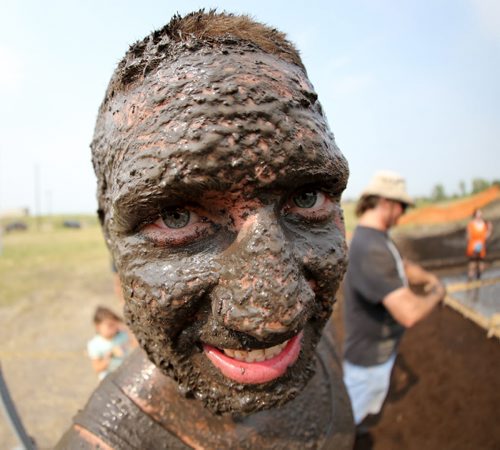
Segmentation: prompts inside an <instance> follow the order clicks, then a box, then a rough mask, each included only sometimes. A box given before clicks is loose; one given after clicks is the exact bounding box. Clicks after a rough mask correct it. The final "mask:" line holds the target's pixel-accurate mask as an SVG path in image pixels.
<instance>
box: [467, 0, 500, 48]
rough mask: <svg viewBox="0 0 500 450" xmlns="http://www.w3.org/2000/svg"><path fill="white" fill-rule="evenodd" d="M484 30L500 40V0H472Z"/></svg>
mask: <svg viewBox="0 0 500 450" xmlns="http://www.w3.org/2000/svg"><path fill="white" fill-rule="evenodd" d="M470 3H471V5H472V7H473V9H474V10H475V12H476V14H477V17H478V20H479V24H480V26H481V28H482V30H483V31H484V32H485V33H486V34H487V35H488V36H490V37H492V38H494V39H495V40H497V41H498V42H500V1H498V0H470Z"/></svg>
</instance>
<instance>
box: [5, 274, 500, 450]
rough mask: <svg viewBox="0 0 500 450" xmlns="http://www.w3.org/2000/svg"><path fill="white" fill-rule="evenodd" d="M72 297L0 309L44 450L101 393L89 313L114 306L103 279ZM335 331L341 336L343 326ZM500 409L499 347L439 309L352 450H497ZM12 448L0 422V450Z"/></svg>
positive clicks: (12, 366) (404, 352)
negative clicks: (366, 434) (91, 358)
mask: <svg viewBox="0 0 500 450" xmlns="http://www.w3.org/2000/svg"><path fill="white" fill-rule="evenodd" d="M87 288H88V286H87ZM78 292H79V289H75V290H74V293H73V294H71V293H70V294H67V295H65V296H64V297H63V298H59V299H53V300H52V301H50V302H49V301H40V300H39V299H37V298H36V296H34V297H32V298H30V299H27V300H26V302H25V303H21V304H16V305H13V306H10V307H4V308H2V309H0V321H1V323H2V326H1V327H0V350H1V361H2V367H3V370H4V374H5V376H6V378H7V380H8V382H9V385H10V387H11V391H12V396H13V397H14V399H15V401H16V403H17V405H18V408H19V411H20V413H21V416H22V418H23V420H24V421H25V423H26V426H27V428H28V431H29V432H30V434H31V435H33V436H34V437H35V439H36V441H37V443H38V445H39V447H40V448H42V449H46V448H51V447H52V446H53V445H54V444H55V443H56V441H57V439H58V437H59V436H60V435H61V434H62V433H63V431H64V430H65V429H66V428H67V427H68V426H69V424H70V421H71V417H72V415H73V414H74V413H75V412H76V411H77V409H78V408H79V407H81V406H82V405H83V404H84V402H85V400H86V398H87V397H88V396H89V394H90V392H91V391H92V390H93V388H94V387H95V386H96V384H97V381H96V379H95V377H94V375H93V373H92V370H91V368H90V364H89V362H88V360H87V359H86V357H85V355H84V349H85V342H86V340H87V339H88V338H89V337H90V336H91V335H92V328H91V326H90V325H89V320H90V317H91V314H92V311H93V309H94V307H95V305H96V304H98V303H104V304H108V305H111V306H116V303H115V302H116V300H115V298H114V295H113V290H112V280H111V278H110V277H108V275H107V274H106V276H103V277H102V279H100V280H96V283H95V284H94V285H93V286H92V295H91V296H89V297H86V298H82V297H81V296H80V295H78ZM339 312H340V309H339V310H337V312H336V318H337V323H338V317H339ZM338 328H339V329H338V331H339V334H342V327H341V324H340V323H339V324H338ZM499 408H500V342H499V341H498V340H497V339H494V340H493V339H488V338H487V337H486V332H485V331H484V330H482V329H480V328H479V327H477V326H476V325H474V324H473V323H471V322H469V321H468V320H466V319H464V318H462V317H461V316H460V315H459V314H458V313H456V312H454V311H452V310H450V309H448V308H447V307H444V308H441V309H439V310H437V311H435V312H434V313H433V314H432V315H431V316H430V317H429V318H428V319H427V320H426V321H424V322H423V323H421V324H419V325H417V326H415V327H414V328H413V329H411V330H409V331H408V332H407V334H406V336H405V337H404V340H403V342H402V345H401V357H400V358H399V359H398V361H397V364H396V369H395V371H394V383H393V388H392V389H391V392H390V394H389V400H388V402H387V404H386V406H385V408H384V411H383V414H382V417H381V419H380V421H379V423H378V424H377V425H376V426H375V427H374V429H373V432H372V436H371V440H372V443H371V444H370V443H368V441H367V440H365V442H364V443H361V445H358V447H357V448H373V449H375V450H391V449H398V450H401V449H405V450H413V449H415V450H416V449H418V450H420V449H425V450H442V449H450V450H462V449H463V450H472V449H500V427H499V426H498V412H499ZM15 445H16V441H15V439H14V438H13V436H12V434H11V432H10V430H9V428H8V427H7V425H6V423H5V420H3V417H0V449H2V450H4V449H5V450H7V449H12V448H14V446H15Z"/></svg>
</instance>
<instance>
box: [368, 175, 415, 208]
mask: <svg viewBox="0 0 500 450" xmlns="http://www.w3.org/2000/svg"><path fill="white" fill-rule="evenodd" d="M367 195H378V196H379V197H383V198H386V199H388V200H396V201H398V202H401V203H406V204H407V205H410V206H414V201H413V199H412V198H411V197H410V196H409V195H408V192H406V181H405V179H404V178H403V177H402V176H401V175H399V174H398V173H396V172H390V171H386V170H384V171H380V172H377V173H376V174H375V175H374V176H373V178H372V180H371V182H370V184H369V185H368V186H367V187H366V188H365V190H364V191H363V192H362V194H361V196H362V197H366V196H367Z"/></svg>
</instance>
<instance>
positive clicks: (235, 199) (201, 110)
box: [96, 51, 348, 414]
mask: <svg viewBox="0 0 500 450" xmlns="http://www.w3.org/2000/svg"><path fill="white" fill-rule="evenodd" d="M96 133H98V134H99V133H101V135H106V134H108V135H109V136H108V139H109V142H111V143H112V145H113V146H114V150H113V151H114V153H113V155H114V156H113V158H111V159H109V161H108V162H105V161H104V159H103V161H101V163H102V164H108V166H109V173H110V176H109V178H108V180H107V183H108V191H107V192H108V194H107V199H104V198H101V203H102V204H106V208H107V211H106V217H105V224H104V226H105V230H106V231H107V233H108V236H109V242H110V245H111V248H112V251H113V254H114V257H115V261H116V264H117V267H118V270H119V273H120V276H121V279H122V283H123V285H124V290H125V298H126V307H125V309H126V311H125V313H126V317H127V319H128V322H129V324H130V326H131V328H132V330H133V331H134V333H135V334H136V336H137V337H138V340H139V342H140V345H141V346H142V347H143V348H144V349H145V350H146V352H147V354H148V355H149V357H150V359H151V360H152V361H153V362H154V363H155V364H156V365H157V366H159V367H160V368H161V369H162V370H163V371H164V372H165V373H166V374H168V375H169V376H172V377H173V378H174V379H175V380H176V381H177V382H178V385H179V389H180V391H181V393H183V394H185V395H192V396H194V397H196V398H198V399H200V400H202V401H203V402H204V403H205V405H206V406H208V407H209V408H210V409H211V410H213V411H214V412H218V413H237V414H239V413H250V412H254V411H257V410H261V409H265V408H269V407H272V406H276V405H279V404H282V403H284V402H286V401H288V400H290V399H291V398H293V397H294V396H295V395H296V394H297V393H298V392H300V390H301V389H302V388H303V387H304V385H305V384H306V383H307V381H308V380H309V379H310V377H311V376H312V373H313V368H314V348H315V345H316V344H317V342H318V340H319V337H320V334H321V330H322V328H323V326H324V324H325V322H326V320H327V319H328V317H329V316H330V313H331V309H332V305H333V303H334V296H335V293H336V290H337V288H338V284H339V282H340V280H341V277H342V276H343V273H344V269H345V241H344V226H343V218H342V212H341V209H340V205H339V197H340V193H341V192H342V191H343V189H344V188H345V184H346V180H347V172H348V171H347V165H346V162H345V160H344V158H343V157H342V155H341V154H340V152H339V150H338V148H337V147H336V146H335V143H334V140H333V136H332V135H331V133H330V131H329V130H328V126H327V124H326V120H325V118H324V116H323V114H322V112H321V107H320V106H319V104H318V103H317V101H316V94H315V93H314V91H313V89H312V86H311V85H310V83H309V81H308V80H307V77H306V75H305V74H304V73H303V71H301V70H300V69H299V68H298V67H296V66H294V65H291V64H288V63H285V62H283V61H281V60H279V59H276V58H274V57H272V56H269V55H267V54H262V53H260V52H257V53H256V52H234V53H232V52H229V54H226V55H220V54H219V55H214V54H213V53H208V52H203V51H197V52H191V53H186V54H185V55H184V56H183V57H181V58H179V59H178V61H177V63H176V64H174V65H172V66H170V67H167V68H162V69H159V70H158V71H157V72H155V74H154V75H150V76H148V78H146V80H145V81H144V83H143V84H141V85H140V86H139V87H136V88H134V89H133V90H131V91H129V92H127V93H126V94H118V95H115V97H114V100H113V101H112V102H111V104H110V106H109V109H108V110H107V112H106V113H105V115H104V117H101V119H100V123H99V122H98V127H97V131H96ZM106 157H107V158H109V155H107V156H106Z"/></svg>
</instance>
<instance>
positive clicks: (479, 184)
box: [472, 178, 491, 194]
mask: <svg viewBox="0 0 500 450" xmlns="http://www.w3.org/2000/svg"><path fill="white" fill-rule="evenodd" d="M490 186H491V184H490V182H489V181H487V180H485V179H484V178H474V179H473V180H472V194H477V193H478V192H481V191H484V190H485V189H488V188H489V187H490Z"/></svg>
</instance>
